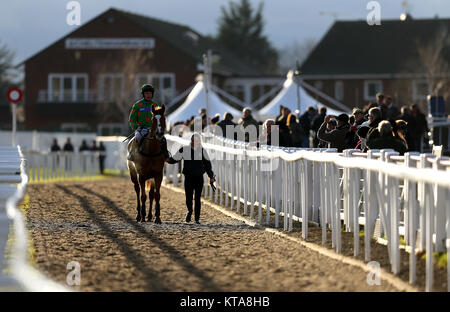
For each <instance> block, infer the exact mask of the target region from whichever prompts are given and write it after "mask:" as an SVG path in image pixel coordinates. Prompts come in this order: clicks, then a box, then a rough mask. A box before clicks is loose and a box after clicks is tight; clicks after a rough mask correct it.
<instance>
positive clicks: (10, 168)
mask: <svg viewBox="0 0 450 312" xmlns="http://www.w3.org/2000/svg"><path fill="white" fill-rule="evenodd" d="M26 172H27V169H26V160H25V158H24V156H23V154H22V151H21V149H20V147H19V146H17V147H11V146H0V291H68V290H69V289H68V288H66V287H64V286H62V285H59V284H58V283H56V282H53V281H51V280H49V279H48V278H46V277H45V276H44V275H42V274H41V273H40V272H39V271H37V270H35V269H34V268H33V267H31V266H30V264H29V263H28V238H27V230H26V226H25V220H24V216H23V214H22V212H21V210H20V209H19V208H18V205H19V204H20V203H21V202H22V200H23V198H24V196H25V192H26V187H27V183H28V176H27V174H26ZM10 229H13V231H12V232H10ZM10 235H12V236H13V239H12V240H11V241H10V242H11V246H9V247H10V248H9V249H10V250H9V254H8V259H6V258H5V254H4V252H5V247H6V243H7V241H8V238H9V236H10ZM5 260H8V263H5ZM6 268H7V269H8V270H6ZM6 272H9V273H8V274H6Z"/></svg>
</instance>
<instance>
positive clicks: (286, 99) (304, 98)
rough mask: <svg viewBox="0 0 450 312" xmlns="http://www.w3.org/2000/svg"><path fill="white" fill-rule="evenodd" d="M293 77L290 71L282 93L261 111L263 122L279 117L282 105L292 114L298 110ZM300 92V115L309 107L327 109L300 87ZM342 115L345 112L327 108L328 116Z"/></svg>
mask: <svg viewBox="0 0 450 312" xmlns="http://www.w3.org/2000/svg"><path fill="white" fill-rule="evenodd" d="M293 77H294V75H293V72H292V71H289V73H288V74H287V79H286V81H285V82H284V84H283V88H282V89H281V91H280V92H279V93H278V94H277V96H276V97H275V98H274V99H273V100H272V101H270V102H269V103H268V104H267V105H266V106H264V107H263V108H262V109H260V110H259V112H258V116H259V118H260V119H261V120H264V119H267V118H274V117H276V116H278V115H279V114H280V105H283V106H285V107H289V109H290V110H291V112H295V110H297V109H298V98H297V84H296V83H295V81H294V79H293ZM298 91H299V98H300V115H301V114H303V113H304V112H305V111H306V109H307V108H308V107H309V106H313V107H315V108H317V109H319V108H320V107H322V106H325V107H327V106H326V105H324V104H322V103H320V102H318V101H317V100H316V99H314V98H313V97H312V96H310V95H309V94H308V93H307V92H306V90H305V89H304V88H302V87H301V86H299V90H298ZM342 113H343V112H341V111H337V110H334V109H331V108H329V107H327V114H329V115H339V114H342Z"/></svg>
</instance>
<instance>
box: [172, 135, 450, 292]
mask: <svg viewBox="0 0 450 312" xmlns="http://www.w3.org/2000/svg"><path fill="white" fill-rule="evenodd" d="M166 138H167V141H168V146H169V150H170V151H171V152H175V151H176V150H177V149H178V148H179V147H180V146H182V145H187V144H189V140H187V139H183V138H179V137H176V136H169V135H167V136H166ZM204 142H206V143H204V144H203V146H204V148H205V149H207V150H208V152H209V154H210V157H211V161H212V165H213V170H214V171H215V173H216V175H217V187H218V190H219V191H217V192H215V193H214V194H213V193H212V190H211V189H210V188H209V186H208V184H207V183H205V189H204V191H205V196H206V197H209V199H210V200H212V201H214V202H216V203H218V204H221V205H225V206H229V207H230V208H231V209H233V210H236V211H237V212H239V211H240V209H241V205H243V212H244V214H246V215H249V216H250V217H251V218H255V219H256V221H257V222H258V223H260V224H263V223H264V224H268V225H272V223H273V225H274V226H275V227H279V226H280V221H279V217H283V221H282V223H283V229H284V230H288V231H290V230H292V227H293V221H303V220H308V222H314V223H316V224H318V225H319V226H320V227H321V228H322V243H325V242H326V231H327V229H331V232H332V246H333V248H335V249H336V251H337V252H338V253H339V252H341V250H342V243H341V224H343V225H344V226H345V231H347V232H353V233H354V246H353V247H354V256H358V255H359V253H360V248H359V235H360V233H359V232H360V226H361V225H363V226H364V238H365V243H364V248H365V250H364V255H365V261H370V260H371V250H370V239H371V238H372V237H373V236H375V237H377V238H381V237H384V236H385V237H386V241H387V245H388V253H389V258H390V263H391V269H392V272H393V273H394V274H398V273H399V270H400V248H405V250H406V251H407V252H408V251H409V252H410V263H409V265H410V276H409V280H410V283H415V281H416V257H415V253H416V252H417V251H426V253H427V254H428V255H431V254H432V253H433V251H439V252H445V251H446V252H447V256H448V255H449V253H450V222H449V221H450V205H449V204H448V203H449V201H450V159H449V158H448V157H436V156H434V155H432V154H417V153H407V154H406V155H405V156H398V153H396V152H394V151H392V150H382V151H376V150H372V151H369V153H360V152H359V151H357V150H346V151H344V153H337V152H336V151H335V150H324V149H322V150H312V149H290V148H288V149H283V148H274V147H265V148H261V149H259V150H258V149H256V147H252V146H251V145H250V144H248V143H243V142H236V141H232V140H229V139H225V138H219V137H212V136H204ZM178 173H179V164H175V165H166V172H165V175H166V182H169V181H171V182H172V183H174V184H175V185H178V183H179V180H178V176H179V175H178ZM181 182H183V176H182V175H181ZM255 209H257V210H256V211H255ZM264 210H265V216H264V215H263V213H264ZM271 213H273V214H274V216H275V218H274V221H273V222H272V221H271V220H272V216H271ZM255 214H256V215H255ZM308 222H302V237H303V238H307V236H308ZM401 236H403V237H404V241H405V242H406V246H401V244H400V237H401ZM447 265H448V269H447V271H448V285H449V286H448V287H449V291H450V262H447ZM432 285H433V257H432V256H431V257H427V260H426V290H427V291H431V290H432Z"/></svg>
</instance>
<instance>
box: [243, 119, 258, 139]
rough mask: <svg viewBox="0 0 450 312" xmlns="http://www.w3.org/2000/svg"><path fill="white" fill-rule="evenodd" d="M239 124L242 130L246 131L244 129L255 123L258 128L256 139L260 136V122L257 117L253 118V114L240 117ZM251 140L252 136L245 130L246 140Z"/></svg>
mask: <svg viewBox="0 0 450 312" xmlns="http://www.w3.org/2000/svg"><path fill="white" fill-rule="evenodd" d="M238 125H239V126H240V127H239V128H240V131H242V132H244V130H245V129H246V128H247V127H248V126H250V125H253V126H255V128H256V139H257V138H258V136H259V132H258V131H259V124H258V122H257V121H256V120H255V118H253V117H252V116H251V115H250V116H249V117H247V118H240V119H239V121H238ZM249 141H250V137H249V134H248V132H245V142H249Z"/></svg>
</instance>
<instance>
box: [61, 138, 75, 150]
mask: <svg viewBox="0 0 450 312" xmlns="http://www.w3.org/2000/svg"><path fill="white" fill-rule="evenodd" d="M63 151H64V152H73V145H72V143H71V142H70V138H67V141H66V143H65V144H64V146H63Z"/></svg>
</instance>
